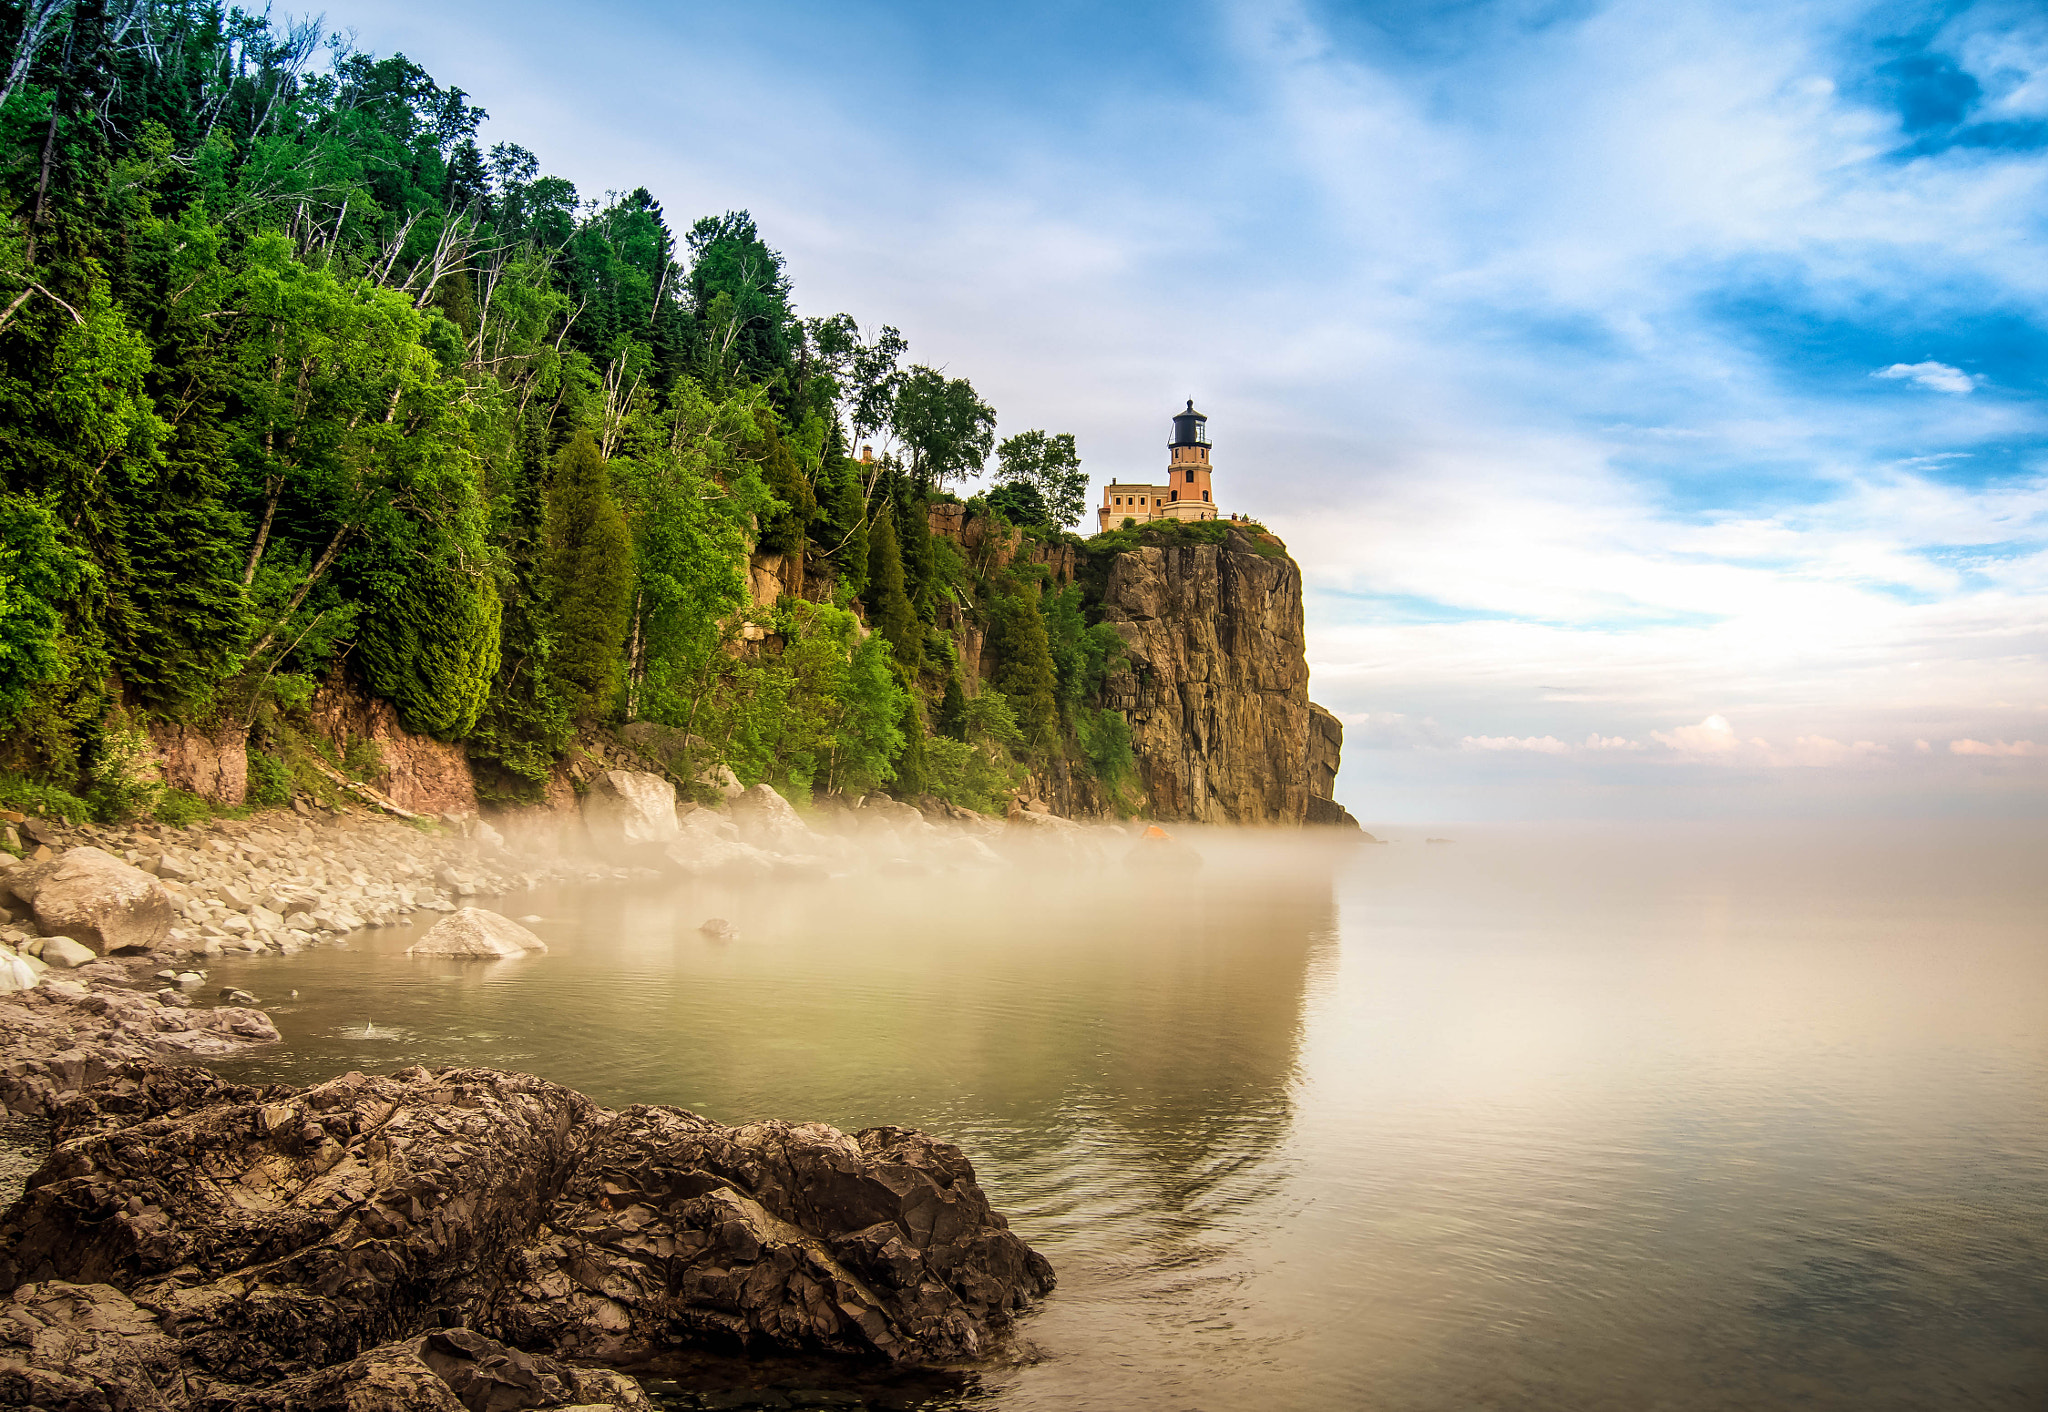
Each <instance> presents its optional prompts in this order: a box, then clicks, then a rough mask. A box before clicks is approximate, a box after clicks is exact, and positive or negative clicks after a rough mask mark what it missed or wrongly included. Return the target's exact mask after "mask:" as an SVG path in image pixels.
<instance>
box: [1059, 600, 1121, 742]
mask: <svg viewBox="0 0 2048 1412" xmlns="http://www.w3.org/2000/svg"><path fill="white" fill-rule="evenodd" d="M1040 603H1041V606H1042V608H1043V610H1044V617H1045V630H1046V646H1047V650H1048V651H1049V652H1050V653H1051V656H1052V663H1053V671H1054V674H1055V676H1056V677H1057V678H1058V687H1057V690H1056V692H1055V695H1056V696H1057V698H1058V700H1059V704H1060V711H1061V713H1062V714H1063V715H1065V716H1066V717H1067V718H1068V719H1069V720H1071V719H1073V716H1074V711H1075V708H1076V707H1078V706H1079V705H1080V704H1081V703H1082V702H1083V701H1086V700H1088V699H1090V698H1092V697H1095V696H1098V695H1100V694H1101V692H1102V683H1103V678H1105V677H1106V676H1108V675H1109V673H1110V672H1111V671H1113V670H1114V669H1115V667H1116V664H1117V663H1118V662H1119V661H1120V660H1122V658H1123V657H1124V655H1125V653H1126V648H1125V646H1124V640H1123V638H1121V637H1119V636H1118V635H1117V631H1116V629H1115V628H1113V627H1111V626H1110V625H1109V624H1108V623H1096V624H1094V625H1092V626H1091V625H1090V624H1089V623H1088V621H1087V619H1086V618H1085V617H1084V616H1083V614H1082V610H1081V589H1080V588H1079V586H1070V587H1068V588H1066V589H1063V590H1061V591H1059V592H1047V593H1046V594H1045V595H1044V596H1043V597H1042V598H1041V599H1040Z"/></svg>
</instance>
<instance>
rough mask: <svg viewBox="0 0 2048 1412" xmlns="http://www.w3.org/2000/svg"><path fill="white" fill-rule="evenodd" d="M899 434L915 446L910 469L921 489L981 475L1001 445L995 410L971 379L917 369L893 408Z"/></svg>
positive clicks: (909, 375)
mask: <svg viewBox="0 0 2048 1412" xmlns="http://www.w3.org/2000/svg"><path fill="white" fill-rule="evenodd" d="M890 416H891V425H892V426H894V428H895V430H896V435H897V436H899V437H901V438H902V439H903V443H904V445H906V446H908V447H909V448H910V473H911V478H912V479H913V480H914V481H915V483H916V485H917V487H918V489H919V490H926V489H929V488H931V487H932V486H935V485H944V484H945V483H946V482H947V481H948V480H950V479H952V478H953V477H955V476H972V475H978V474H980V472H981V468H982V467H983V466H984V465H985V464H987V462H988V454H989V452H990V451H991V450H992V449H994V447H995V440H996V412H995V408H993V407H991V406H989V405H988V403H986V402H984V401H982V400H981V398H980V396H979V395H978V394H976V392H975V390H974V385H973V384H972V383H970V382H968V381H967V379H965V378H949V377H947V376H946V375H945V374H944V373H941V372H939V371H937V370H936V369H933V368H926V367H915V368H912V369H910V370H909V372H907V373H905V374H904V376H903V379H902V382H901V383H900V385H899V386H898V387H897V389H896V396H895V404H894V406H893V408H892V410H891V414H890Z"/></svg>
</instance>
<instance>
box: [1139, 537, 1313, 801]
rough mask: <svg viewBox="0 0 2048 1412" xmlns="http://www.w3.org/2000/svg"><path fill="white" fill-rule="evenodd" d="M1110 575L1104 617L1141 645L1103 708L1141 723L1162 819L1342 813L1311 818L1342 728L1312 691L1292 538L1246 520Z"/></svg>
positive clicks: (1155, 549) (1144, 777) (1150, 787)
mask: <svg viewBox="0 0 2048 1412" xmlns="http://www.w3.org/2000/svg"><path fill="white" fill-rule="evenodd" d="M1102 582H1103V588H1102V600H1101V606H1100V613H1101V618H1102V621H1104V622H1106V623H1109V624H1111V625H1112V626H1114V627H1115V629H1116V631H1117V634H1118V636H1120V637H1121V638H1122V639H1123V641H1124V645H1125V647H1126V648H1127V650H1128V652H1129V657H1128V659H1127V660H1126V662H1125V663H1124V665H1123V667H1122V669H1121V670H1119V671H1118V672H1116V673H1114V674H1112V675H1111V677H1110V678H1109V680H1108V683H1107V684H1106V687H1105V690H1104V693H1103V700H1102V705H1104V706H1106V707H1109V708H1112V709H1115V710H1120V711H1122V712H1123V713H1124V714H1125V716H1126V718H1127V719H1128V720H1129V722H1130V726H1131V737H1132V748H1133V750H1134V752H1135V753H1136V755H1137V758H1138V772H1139V779H1140V783H1141V785H1142V787H1143V790H1144V793H1145V798H1146V801H1147V803H1148V804H1149V812H1150V813H1151V814H1152V816H1153V817H1155V818H1159V819H1165V820H1186V821H1190V822H1198V823H1207V824H1301V823H1305V822H1341V821H1340V820H1335V819H1331V818H1329V809H1321V810H1316V811H1315V813H1316V814H1317V815H1320V816H1321V817H1313V818H1312V813H1311V810H1312V803H1313V802H1314V801H1322V802H1325V803H1327V801H1328V800H1329V796H1330V791H1331V788H1332V786H1333V784H1334V782H1335V779H1336V773H1337V759H1338V751H1339V749H1340V748H1341V745H1342V740H1343V727H1342V726H1341V725H1339V724H1338V723H1337V721H1336V718H1335V717H1333V716H1331V715H1330V714H1329V712H1327V711H1324V710H1323V709H1322V708H1321V707H1319V706H1316V705H1314V704H1312V703H1311V702H1310V701H1309V699H1308V659H1307V652H1306V647H1307V643H1306V639H1305V637H1304V634H1303V629H1302V606H1301V570H1300V568H1299V566H1297V565H1296V564H1295V562H1294V560H1293V559H1291V558H1289V557H1288V555H1287V553H1286V551H1285V549H1283V548H1282V547H1281V545H1280V542H1279V541H1278V540H1277V539H1275V538H1273V537H1272V536H1271V535H1268V534H1265V533H1263V532H1261V531H1259V530H1256V529H1245V528H1239V527H1237V526H1235V525H1233V526H1230V527H1229V528H1228V529H1227V531H1226V533H1225V534H1224V536H1223V538H1222V542H1221V543H1216V544H1203V543H1183V544H1157V545H1144V546H1142V547H1139V548H1134V549H1126V550H1124V551H1122V552H1120V553H1117V554H1116V555H1115V557H1114V558H1113V559H1111V560H1110V562H1109V563H1108V565H1107V571H1106V573H1105V575H1104V577H1103V580H1102ZM1330 809H1335V810H1336V812H1337V813H1340V814H1341V813H1342V812H1343V811H1342V810H1341V808H1339V807H1338V806H1335V805H1331V806H1330ZM1344 819H1345V820H1348V819H1349V815H1344Z"/></svg>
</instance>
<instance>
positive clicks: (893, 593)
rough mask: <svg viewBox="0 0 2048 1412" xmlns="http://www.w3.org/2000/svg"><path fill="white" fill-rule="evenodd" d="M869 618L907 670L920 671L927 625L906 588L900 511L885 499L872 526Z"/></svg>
mask: <svg viewBox="0 0 2048 1412" xmlns="http://www.w3.org/2000/svg"><path fill="white" fill-rule="evenodd" d="M867 604H868V622H869V625H870V626H872V627H873V628H874V630H875V631H876V632H878V633H880V634H881V635H882V636H883V637H884V638H885V639H887V640H888V643H889V646H890V649H891V650H892V652H893V653H894V655H895V658H896V661H897V662H898V663H899V664H901V666H902V667H903V670H904V671H905V672H909V673H912V674H914V673H916V671H917V669H918V667H919V666H920V665H921V664H922V661H923V654H924V629H923V628H922V627H920V626H919V624H918V621H917V614H916V613H915V612H914V611H913V610H912V609H911V606H910V598H909V596H908V595H907V594H906V593H905V592H904V590H903V559H902V556H901V555H900V554H899V553H898V552H897V549H896V515H895V512H894V510H893V509H892V508H891V507H890V505H889V504H888V503H887V502H886V501H885V502H883V503H882V504H881V505H879V506H877V507H876V510H875V515H874V519H873V522H872V523H871V524H870V526H869V529H868V595H867Z"/></svg>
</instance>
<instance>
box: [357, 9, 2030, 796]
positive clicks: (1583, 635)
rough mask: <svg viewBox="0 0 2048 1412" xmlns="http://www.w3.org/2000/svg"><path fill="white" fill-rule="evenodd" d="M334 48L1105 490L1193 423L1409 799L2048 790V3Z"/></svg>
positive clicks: (1148, 468) (1186, 17) (1334, 705)
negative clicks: (1294, 560)
mask: <svg viewBox="0 0 2048 1412" xmlns="http://www.w3.org/2000/svg"><path fill="white" fill-rule="evenodd" d="M330 20H331V21H333V22H335V23H339V24H347V25H353V26H354V27H355V28H356V29H357V31H358V39H359V42H360V43H362V44H363V45H364V46H365V47H367V48H370V49H373V50H375V51H378V52H382V53H389V52H392V51H397V50H402V51H403V52H405V53H407V54H408V55H410V56H412V57H413V58H415V59H418V60H419V61H421V62H422V63H424V64H426V65H427V66H428V67H429V69H431V70H432V71H433V72H434V73H435V74H436V75H437V76H438V77H440V78H441V79H442V80H443V81H444V82H452V83H457V84H459V85H461V86H462V87H464V88H465V89H468V90H469V91H470V92H471V93H472V94H474V95H475V96H476V98H477V100H478V101H480V102H481V103H482V104H483V105H484V106H485V107H486V108H488V109H489V110H490V112H491V114H492V121H491V123H490V124H489V125H488V127H487V129H486V133H485V136H486V139H487V140H510V141H516V142H520V143H523V144H524V145H526V146H528V147H531V148H533V149H534V150H535V151H536V152H537V153H538V154H539V155H540V156H541V158H542V161H543V164H544V166H545V167H547V168H548V169H549V170H551V171H555V172H558V173H559V174H561V175H563V176H566V177H569V178H570V179H571V180H573V181H575V182H576V183H577V184H578V185H579V187H581V188H582V189H583V190H584V191H585V192H586V193H589V194H596V193H600V192H602V191H604V190H606V189H608V188H609V189H629V188H631V187H634V186H638V185H645V186H647V187H648V188H650V189H651V190H652V191H653V192H654V193H655V195H656V196H657V197H659V198H660V199H661V201H662V202H663V204H664V206H665V207H666V209H667V210H668V211H669V212H670V213H671V215H672V216H674V217H676V218H677V219H678V220H680V221H687V220H688V219H690V218H692V217H693V216H695V215H697V214H702V213H707V212H714V211H719V210H724V209H727V208H733V207H745V208H748V209H750V210H752V211H753V212H754V214H755V215H756V217H757V218H758V219H759V220H760V221H761V223H762V226H763V228H764V230H765V231H766V232H767V234H768V235H769V237H770V239H771V241H773V242H774V243H775V244H777V245H778V246H779V247H780V248H781V249H782V250H783V251H784V253H785V254H786V255H787V257H788V260H789V266H790V272H791V275H792V277H793V279H794V281H795V284H796V290H797V295H798V299H799V301H800V303H801V305H802V306H803V309H804V311H805V312H807V313H829V312H833V311H837V310H842V309H843V310H845V311H846V312H849V313H851V314H853V315H854V316H855V318H857V319H858V320H860V321H861V323H862V324H863V325H864V326H872V325H874V324H878V323H883V322H887V323H893V324H895V325H897V326H898V327H900V328H901V329H902V330H903V331H904V333H905V334H906V335H907V336H908V338H909V340H910V343H911V348H912V353H913V356H914V357H916V358H917V359H919V360H920V361H928V362H932V363H937V364H944V365H946V366H947V367H949V368H950V369H952V370H953V371H955V372H957V373H960V374H964V375H966V376H968V377H970V378H972V379H973V380H974V382H975V383H976V385H977V386H978V387H979V388H981V389H982V391H983V392H984V393H985V394H986V395H987V396H988V397H989V398H990V400H991V401H992V402H993V403H994V404H995V405H996V407H997V408H998V410H999V411H1000V412H1001V414H1002V417H1003V426H1004V431H1005V432H1009V431H1015V430H1021V429H1024V428H1026V427H1033V426H1042V427H1046V428H1049V429H1052V430H1062V431H1073V432H1075V433H1076V434H1077V436H1078V437H1079V442H1080V446H1081V450H1082V454H1083V458H1084V461H1085V462H1086V464H1087V465H1088V466H1089V468H1090V469H1091V471H1093V472H1094V473H1095V474H1096V476H1097V478H1098V479H1101V480H1106V479H1109V478H1112V477H1115V476H1123V477H1126V478H1139V477H1144V476H1147V475H1149V474H1151V473H1153V472H1155V471H1156V469H1157V467H1158V465H1159V464H1160V461H1161V457H1162V455H1163V443H1164V441H1165V437H1166V417H1167V416H1168V414H1169V413H1170V412H1171V411H1172V410H1173V409H1174V408H1176V407H1177V406H1178V405H1179V404H1180V402H1181V400H1182V399H1183V398H1185V397H1190V396H1192V397H1194V398H1195V399H1196V401H1197V403H1198V405H1200V406H1201V407H1202V408H1203V410H1205V411H1207V412H1208V413H1209V414H1210V416H1211V418H1212V422H1211V429H1212V433H1213V436H1214V439H1215V443H1216V465H1217V471H1216V486H1217V493H1218V499H1219V500H1220V501H1221V502H1222V503H1223V505H1224V506H1225V508H1228V509H1242V510H1247V511H1249V512H1251V513H1252V514H1254V515H1256V516H1257V517H1259V518H1261V519H1263V520H1264V521H1266V522H1267V523H1268V524H1270V525H1272V526H1273V528H1274V529H1276V530H1277V531H1278V532H1279V533H1280V534H1281V535H1282V536H1283V537H1284V538H1286V539H1287V541H1288V543H1289V545H1290V546H1291V547H1292V548H1293V549H1294V551H1295V553H1296V556H1297V557H1298V558H1299V559H1300V560H1301V561H1302V564H1303V566H1304V569H1305V571H1306V573H1307V576H1308V583H1309V607H1308V613H1309V633H1310V642H1311V666H1312V669H1313V673H1314V694H1315V695H1316V697H1317V699H1319V700H1321V701H1322V702H1324V703H1325V704H1326V705H1328V706H1329V707H1330V708H1331V709H1333V710H1335V711H1337V712H1338V713H1339V714H1340V715H1341V716H1343V717H1344V719H1345V720H1346V721H1347V723H1348V734H1347V741H1346V750H1345V767H1344V772H1343V776H1342V778H1341V780H1340V784H1339V795H1340V797H1342V798H1343V799H1345V800H1346V802H1347V803H1349V804H1350V805H1351V807H1352V808H1353V810H1354V812H1356V813H1358V814H1359V815H1360V817H1362V818H1366V819H1372V820H1380V821H1421V820H1452V819H1464V818H1474V819H1476V818H1530V817H1535V818H1541V817H1558V816H1579V815H1590V816H1620V817H1633V816H1650V815H1656V816H1665V815H1679V816H1698V817H1731V818H1740V817H1758V816H1796V817H1830V816H1840V815H1866V814H1881V815H1924V814H1936V815H1940V814H1993V815H2006V814H2033V815H2038V814H2039V813H2040V812H2042V809H2043V804H2044V801H2048V670H2044V660H2043V658H2044V649H2048V247H2044V244H2043V236H2044V234H2048V11H2044V9H2043V8H2042V7H2041V6H2040V5H2038V4H1992V3H1984V4H1945V5H1935V4H1879V5H1870V4H1810V5H1787V4H1783V3H1772V4H1733V3H1718V4H1688V3H1684V0H1657V3H1616V4H1598V3H1535V0H1529V3H1497V4H1488V3H1441V4H1427V3H1398V4H1382V5H1317V4H1310V3H1243V4H1215V5H1203V4H1185V5H1176V6H1147V5H1123V6H1113V7H1112V6H1103V5H1099V4H1095V5H1082V4H1040V5H1030V4H1013V5H1006V6H962V5H957V4H954V5H939V4H834V5H821V4H800V3H765V4H753V5H747V6H731V5H724V6H710V5H696V4H667V5H653V4H645V5H632V4H613V5H603V4H586V5H583V6H580V7H578V8H576V9H575V10H574V11H573V12H571V11H568V10H565V9H564V8H562V7H559V6H552V5H550V6H541V5H534V4H525V3H511V4H505V3H494V4H490V5H483V4H471V3H466V0H452V2H451V0H443V3H439V4H436V5H433V6H421V5H417V4H413V5H397V4H387V3H382V0H373V2H372V3H365V4H354V5H351V7H350V8H349V9H348V10H347V11H346V13H342V12H330Z"/></svg>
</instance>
